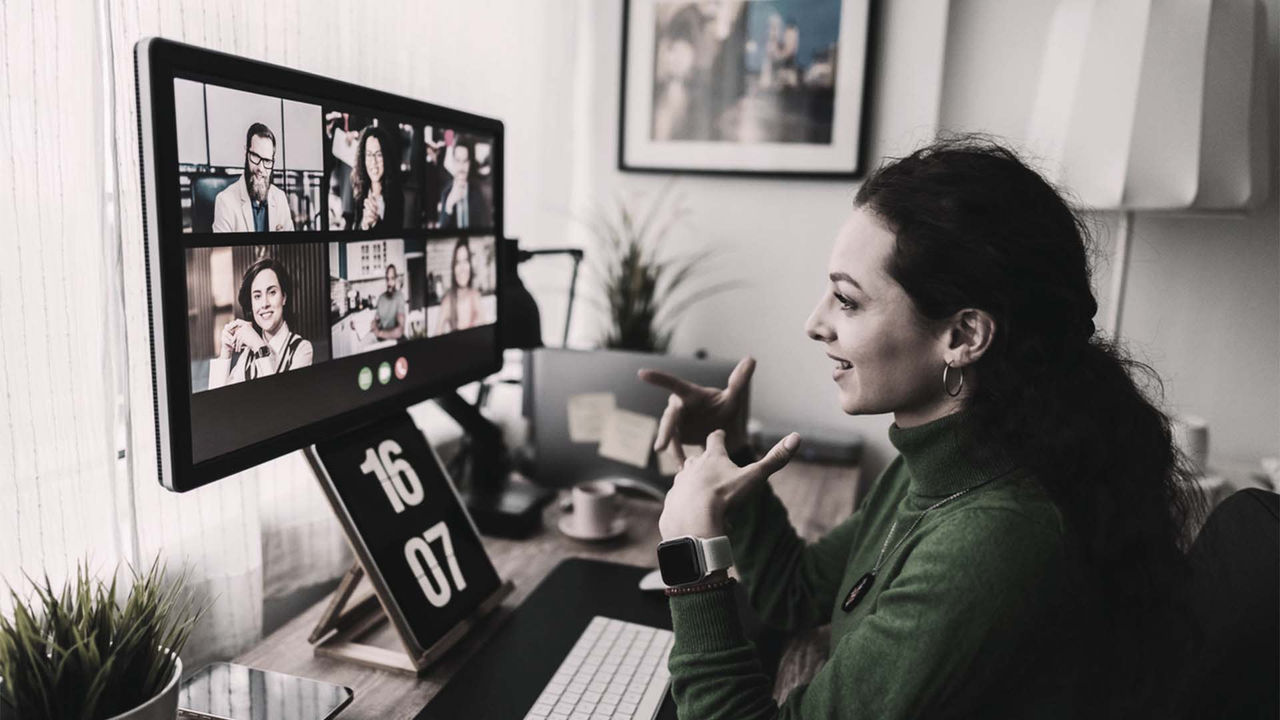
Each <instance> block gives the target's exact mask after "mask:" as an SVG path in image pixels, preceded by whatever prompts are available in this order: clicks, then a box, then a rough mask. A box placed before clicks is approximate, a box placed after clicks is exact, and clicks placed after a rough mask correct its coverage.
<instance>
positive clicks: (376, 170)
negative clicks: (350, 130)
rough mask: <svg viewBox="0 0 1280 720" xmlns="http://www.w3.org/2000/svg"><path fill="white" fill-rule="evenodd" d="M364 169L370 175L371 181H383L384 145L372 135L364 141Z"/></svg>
mask: <svg viewBox="0 0 1280 720" xmlns="http://www.w3.org/2000/svg"><path fill="white" fill-rule="evenodd" d="M364 169H365V172H368V173H369V179H370V180H373V181H374V182H381V181H382V169H383V165H382V143H380V142H378V138H376V137H374V136H372V135H370V136H369V137H367V138H365V141H364Z"/></svg>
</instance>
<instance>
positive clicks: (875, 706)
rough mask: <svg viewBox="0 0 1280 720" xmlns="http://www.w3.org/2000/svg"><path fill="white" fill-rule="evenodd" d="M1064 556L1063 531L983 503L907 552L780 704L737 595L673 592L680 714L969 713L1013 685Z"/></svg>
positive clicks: (741, 717) (674, 675)
mask: <svg viewBox="0 0 1280 720" xmlns="http://www.w3.org/2000/svg"><path fill="white" fill-rule="evenodd" d="M1061 563H1062V552H1061V544H1060V542H1059V539H1058V536H1057V535H1056V534H1055V533H1053V532H1051V531H1049V530H1047V529H1045V528H1043V527H1041V526H1038V525H1036V524H1035V523H1034V522H1029V520H1028V518H1027V517H1025V516H1023V515H1021V514H1020V513H1017V512H1012V511H1008V510H976V509H975V510H973V511H969V512H965V513H956V514H955V515H953V516H951V517H950V518H946V519H945V520H944V521H943V522H942V523H941V524H939V525H938V526H937V527H936V528H935V529H934V530H933V531H932V532H930V533H928V534H927V535H925V536H923V537H922V538H921V539H920V541H919V542H918V544H916V546H915V547H914V548H913V549H910V562H909V563H905V564H903V565H902V569H901V571H900V572H899V573H898V575H897V576H896V577H892V579H891V581H890V585H889V586H887V587H886V588H884V590H883V591H882V592H881V593H880V595H879V597H878V598H877V600H876V602H877V605H876V607H875V608H874V610H873V611H872V613H871V614H870V615H868V616H867V617H866V618H864V619H863V620H862V622H860V623H859V624H858V625H857V626H856V627H854V628H853V629H852V630H850V631H849V632H848V633H846V634H845V635H844V636H842V637H839V638H837V639H834V640H833V643H834V646H833V648H832V652H831V657H830V658H829V660H828V661H827V663H826V665H825V666H823V668H822V669H821V670H820V671H819V672H818V673H817V675H816V676H815V677H814V679H813V681H812V682H811V683H810V684H809V685H806V686H802V687H799V688H797V689H796V690H795V691H793V692H792V693H791V695H789V696H788V697H787V698H786V700H785V701H784V702H783V704H782V706H781V707H779V706H777V705H776V704H775V703H774V701H773V698H772V687H771V682H770V681H769V679H768V678H766V677H765V676H764V674H763V673H762V672H761V671H760V666H759V663H758V661H757V660H756V659H755V655H754V652H753V649H752V646H751V645H750V643H749V642H748V641H747V640H746V638H745V637H744V635H743V632H742V628H741V624H740V621H739V619H738V617H737V614H736V607H735V605H734V603H733V601H732V593H731V591H730V590H725V589H722V590H715V591H709V592H704V593H695V594H691V595H686V596H676V597H672V598H671V599H670V602H671V617H672V622H673V625H674V628H675V645H674V647H673V648H672V652H671V656H670V661H669V666H670V669H671V683H672V694H673V695H674V697H675V701H676V706H677V708H678V709H679V714H680V717H681V718H698V719H699V720H717V719H719V718H734V719H735V720H760V719H764V718H828V717H836V716H839V717H842V718H877V719H884V720H893V719H895V718H915V717H934V716H939V715H948V716H962V717H963V716H968V715H973V714H975V713H976V712H977V710H978V709H979V707H980V706H981V705H982V704H984V703H986V704H990V701H991V697H992V695H993V694H994V693H997V692H999V691H998V690H997V687H1007V686H1008V685H1009V681H1010V679H1011V678H1014V674H1013V669H1014V668H1016V666H1017V664H1018V662H1019V661H1020V659H1021V658H1022V653H1023V652H1026V651H1027V649H1028V647H1029V645H1028V644H1029V643H1032V642H1035V640H1034V639H1035V637H1036V635H1035V631H1036V630H1037V629H1038V628H1039V626H1040V625H1041V624H1043V622H1044V620H1045V613H1046V608H1049V607H1050V606H1052V604H1053V602H1054V601H1055V600H1056V599H1057V598H1058V597H1059V596H1060V591H1059V589H1058V585H1057V578H1059V577H1060V576H1061V573H1060V572H1059V570H1061ZM869 599H870V598H869ZM864 602H865V601H864ZM997 683H999V685H997Z"/></svg>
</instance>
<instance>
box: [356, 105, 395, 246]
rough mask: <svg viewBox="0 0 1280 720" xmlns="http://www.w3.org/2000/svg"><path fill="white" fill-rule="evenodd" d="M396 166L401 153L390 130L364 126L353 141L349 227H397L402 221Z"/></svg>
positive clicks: (359, 228) (360, 228) (362, 228)
mask: <svg viewBox="0 0 1280 720" xmlns="http://www.w3.org/2000/svg"><path fill="white" fill-rule="evenodd" d="M399 169H400V153H399V152H398V151H397V150H396V144H395V141H394V140H392V138H391V134H390V133H387V132H386V131H384V130H383V129H382V128H380V127H377V126H375V125H370V126H368V127H366V128H365V129H364V130H363V131H362V132H361V133H360V140H359V141H358V142H357V143H356V165H355V167H353V168H351V199H352V203H351V204H352V207H351V210H350V212H349V213H348V215H349V217H348V221H349V222H348V227H350V228H353V229H356V230H396V229H399V228H400V227H402V226H403V225H404V196H403V195H402V194H401V192H400V185H399V183H398V181H397V179H398V177H399Z"/></svg>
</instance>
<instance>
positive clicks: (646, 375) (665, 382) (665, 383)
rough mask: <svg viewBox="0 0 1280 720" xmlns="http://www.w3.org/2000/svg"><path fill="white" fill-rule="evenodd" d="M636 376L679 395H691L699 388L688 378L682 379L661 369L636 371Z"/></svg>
mask: <svg viewBox="0 0 1280 720" xmlns="http://www.w3.org/2000/svg"><path fill="white" fill-rule="evenodd" d="M636 376H637V377H639V378H640V379H641V380H643V381H645V382H647V383H649V384H650V385H657V386H658V387H660V388H663V389H666V390H669V391H671V392H673V393H676V394H677V395H690V394H692V393H695V392H697V391H698V389H699V387H698V386H697V385H694V384H693V383H691V382H689V381H687V380H681V379H680V378H678V377H676V376H675V375H671V374H669V373H664V372H662V371H661V370H648V369H643V370H639V371H638V372H636Z"/></svg>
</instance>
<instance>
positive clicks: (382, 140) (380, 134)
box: [351, 125, 400, 217]
mask: <svg viewBox="0 0 1280 720" xmlns="http://www.w3.org/2000/svg"><path fill="white" fill-rule="evenodd" d="M369 138H374V139H376V140H377V141H378V147H380V148H382V196H383V197H388V196H391V195H393V194H395V193H396V192H399V188H398V187H397V185H396V178H397V177H398V176H399V172H398V171H399V169H400V152H399V151H398V150H397V149H396V145H395V144H394V143H393V142H392V140H391V135H390V133H388V132H387V131H385V130H383V129H382V128H380V127H378V126H377V125H367V126H365V129H364V130H361V131H360V140H359V142H358V143H357V144H356V166H355V167H353V168H351V197H352V198H353V199H354V201H355V202H354V207H355V213H356V216H357V217H359V215H360V208H361V206H362V205H363V204H364V199H365V196H367V195H368V194H369V189H370V187H371V186H372V184H373V182H372V180H370V179H369V169H368V168H367V167H365V162H364V146H365V145H366V144H367V143H368V142H369Z"/></svg>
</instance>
